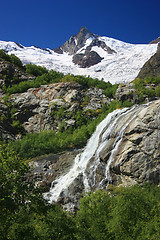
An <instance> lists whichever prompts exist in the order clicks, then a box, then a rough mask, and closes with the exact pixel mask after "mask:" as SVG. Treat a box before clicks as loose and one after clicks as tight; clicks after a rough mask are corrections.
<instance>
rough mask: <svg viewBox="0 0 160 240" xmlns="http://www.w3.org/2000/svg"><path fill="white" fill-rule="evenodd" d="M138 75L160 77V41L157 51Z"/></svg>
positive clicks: (140, 76)
mask: <svg viewBox="0 0 160 240" xmlns="http://www.w3.org/2000/svg"><path fill="white" fill-rule="evenodd" d="M137 77H138V78H142V79H144V78H146V77H160V43H159V45H158V50H157V52H156V53H155V54H154V55H153V56H152V57H151V58H150V59H149V60H148V61H147V62H146V63H145V64H144V65H143V67H142V69H141V71H140V72H139V74H138V76H137Z"/></svg>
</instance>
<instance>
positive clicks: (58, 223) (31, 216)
mask: <svg viewBox="0 0 160 240" xmlns="http://www.w3.org/2000/svg"><path fill="white" fill-rule="evenodd" d="M28 172H29V167H28V165H27V164H26V163H25V162H24V161H21V159H20V158H19V157H18V156H17V155H15V154H14V152H12V151H8V150H7V151H6V149H5V148H4V146H0V173H1V174H0V239H2V240H6V239H13V240H20V239H24V240H25V239H26V240H28V239H30V240H37V239H42V240H48V239H50V240H51V239H57V240H70V239H75V238H74V231H75V227H74V225H73V219H72V218H71V216H70V215H67V214H66V213H65V212H63V211H62V209H61V208H60V207H59V206H58V205H51V204H48V203H47V202H46V201H45V200H44V199H43V198H42V194H41V192H40V190H39V189H38V188H35V187H34V182H33V181H31V180H29V179H27V178H26V174H27V173H28Z"/></svg>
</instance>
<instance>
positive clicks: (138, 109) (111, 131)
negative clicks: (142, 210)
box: [51, 100, 160, 210]
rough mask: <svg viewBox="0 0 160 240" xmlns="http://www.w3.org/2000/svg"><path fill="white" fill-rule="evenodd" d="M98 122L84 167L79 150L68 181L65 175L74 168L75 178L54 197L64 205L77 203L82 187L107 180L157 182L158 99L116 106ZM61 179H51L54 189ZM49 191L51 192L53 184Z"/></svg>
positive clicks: (103, 184)
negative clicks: (114, 109)
mask: <svg viewBox="0 0 160 240" xmlns="http://www.w3.org/2000/svg"><path fill="white" fill-rule="evenodd" d="M109 118H110V121H109V122H108V119H109ZM102 125H103V128H102V129H101V131H100V132H99V135H96V136H95V137H94V138H93V143H94V144H92V143H88V144H91V145H92V148H93V147H95V146H93V145H95V141H97V140H96V139H98V145H97V147H96V148H95V149H96V150H95V152H93V154H92V156H91V157H90V158H89V159H88V160H87V163H86V164H87V165H86V169H85V170H81V169H79V167H80V166H79V165H78V164H79V162H81V160H82V159H83V157H82V158H81V156H83V155H84V152H83V153H82V154H81V155H80V157H79V160H78V162H77V163H74V166H73V167H71V168H70V170H69V172H68V173H67V180H66V181H69V182H70V180H69V179H68V178H69V176H72V174H71V172H72V169H74V170H73V172H74V171H75V169H77V171H78V173H77V174H76V175H75V172H74V175H75V179H74V180H73V181H71V183H70V184H69V185H68V187H66V188H62V190H61V191H60V195H59V197H58V199H57V200H58V202H60V203H62V204H63V205H64V208H66V209H70V210H74V209H75V208H76V207H78V201H79V199H80V198H81V197H82V194H83V191H84V190H86V189H88V188H89V189H90V190H93V191H94V190H96V189H99V188H106V187H108V185H109V184H114V185H118V186H119V185H123V186H128V185H131V184H132V185H133V184H136V183H138V184H141V183H144V182H146V181H150V182H152V183H155V184H159V183H160V100H157V101H153V102H152V103H149V104H146V105H140V106H134V107H132V108H131V109H130V110H129V109H127V110H125V109H123V110H116V112H114V113H112V114H111V115H110V117H107V118H106V120H105V124H104V123H103V124H102ZM97 131H99V130H97ZM86 149H87V147H86ZM86 149H85V151H89V152H87V155H86V157H87V156H88V154H89V155H90V151H92V150H91V149H88V150H86ZM84 156H85V155H84ZM84 159H85V158H84ZM76 161H77V160H76ZM85 161H86V160H85ZM75 164H76V166H77V167H75ZM83 164H84V162H83ZM78 166H79V167H78ZM81 167H82V166H81ZM81 167H80V168H81ZM62 181H63V178H62V179H61V180H60V181H59V180H58V179H57V180H55V181H54V183H55V185H56V184H58V185H59V187H58V189H59V188H60V186H61V184H62ZM62 185H63V184H62ZM65 186H66V183H65ZM55 189H56V188H55ZM58 191H59V190H58ZM51 192H52V193H53V192H54V186H53V190H52V191H51Z"/></svg>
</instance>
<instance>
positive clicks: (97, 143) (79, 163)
mask: <svg viewBox="0 0 160 240" xmlns="http://www.w3.org/2000/svg"><path fill="white" fill-rule="evenodd" d="M139 111H140V110H138V111H137V108H136V107H132V108H131V109H128V108H124V109H121V110H120V109H117V110H115V111H113V112H112V113H110V114H108V115H107V117H106V118H105V119H104V120H103V121H102V122H101V123H100V124H99V125H98V126H97V128H96V130H95V132H94V133H93V135H92V136H91V138H90V139H89V140H88V143H87V145H86V147H85V149H84V151H83V152H82V153H81V154H78V155H77V156H76V158H75V161H74V164H73V166H72V167H71V169H70V170H69V172H68V173H67V174H65V175H63V176H60V177H59V178H58V179H56V180H55V181H54V182H53V183H52V187H51V189H50V197H49V201H50V202H52V201H57V199H58V197H59V195H60V193H61V192H62V191H63V190H65V189H67V188H68V187H69V186H70V184H71V183H72V182H73V181H74V180H75V178H76V177H77V176H78V175H79V174H82V175H83V184H84V188H85V191H87V190H89V189H91V188H92V187H93V186H94V185H95V184H96V171H97V167H98V166H99V165H100V153H101V151H102V150H103V149H104V147H105V146H106V145H107V142H108V141H109V139H110V135H111V134H112V132H115V131H116V128H117V130H118V125H119V123H120V122H123V123H121V125H122V127H121V128H120V129H119V131H118V133H116V137H115V140H114V143H113V145H112V150H111V153H110V157H109V159H108V161H107V164H106V166H105V174H104V178H103V179H102V180H101V181H100V182H99V183H98V186H97V188H101V187H103V186H104V185H105V183H106V181H108V182H109V181H111V176H110V171H109V169H110V165H111V163H112V161H113V160H114V156H115V154H116V151H117V149H118V147H119V144H120V142H121V140H122V137H123V134H124V131H125V129H126V128H127V126H128V125H129V123H130V122H131V121H132V120H133V119H134V118H135V117H136V115H137V113H138V112H139ZM91 159H92V162H91V163H90V160H91ZM88 165H90V166H89V167H88ZM87 168H88V169H87ZM88 172H89V173H88ZM91 179H92V180H91Z"/></svg>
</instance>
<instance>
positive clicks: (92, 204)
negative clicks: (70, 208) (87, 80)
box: [76, 185, 160, 240]
mask: <svg viewBox="0 0 160 240" xmlns="http://www.w3.org/2000/svg"><path fill="white" fill-rule="evenodd" d="M159 217H160V189H159V188H158V187H157V186H154V185H144V186H142V187H141V186H138V185H136V186H132V187H128V188H115V189H114V188H113V189H112V191H110V192H107V191H102V190H99V191H97V192H95V193H89V194H87V195H86V196H85V197H84V198H83V199H81V202H80V210H79V211H78V213H77V216H76V224H77V230H78V231H77V239H79V240H80V239H83V240H85V239H86V240H87V239H95V240H101V239H112V240H114V239H115V240H116V239H117V240H120V239H122V240H137V239H138V240H146V239H159V238H160V232H159V226H160V222H159Z"/></svg>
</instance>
